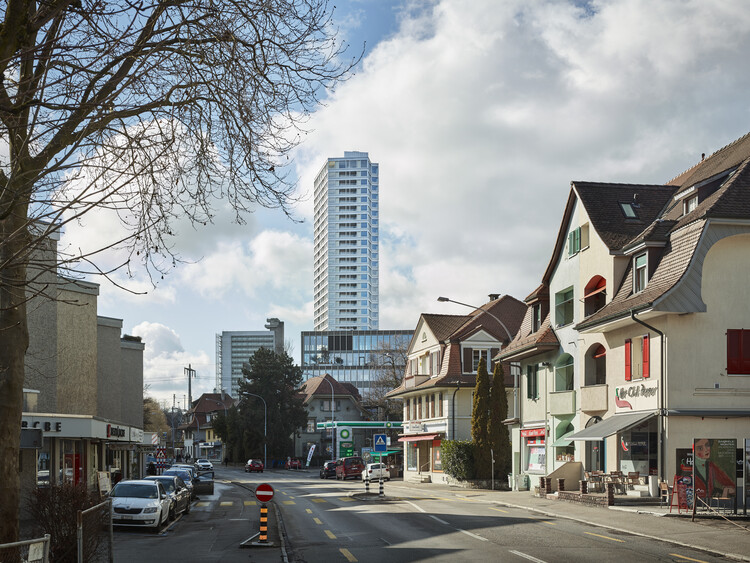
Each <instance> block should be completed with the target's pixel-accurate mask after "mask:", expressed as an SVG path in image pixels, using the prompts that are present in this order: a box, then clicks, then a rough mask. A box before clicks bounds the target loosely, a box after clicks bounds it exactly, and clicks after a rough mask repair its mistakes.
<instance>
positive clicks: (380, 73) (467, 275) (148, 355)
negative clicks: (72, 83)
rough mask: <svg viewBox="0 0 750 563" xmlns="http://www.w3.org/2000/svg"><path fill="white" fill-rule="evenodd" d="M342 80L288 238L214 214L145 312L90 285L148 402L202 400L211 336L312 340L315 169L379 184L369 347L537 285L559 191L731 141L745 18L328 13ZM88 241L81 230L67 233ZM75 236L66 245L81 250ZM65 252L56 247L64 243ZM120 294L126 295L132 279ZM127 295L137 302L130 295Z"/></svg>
mask: <svg viewBox="0 0 750 563" xmlns="http://www.w3.org/2000/svg"><path fill="white" fill-rule="evenodd" d="M338 4H340V6H338V7H337V8H336V11H335V13H334V23H335V25H336V26H337V27H338V29H339V34H340V37H341V39H342V40H344V41H346V42H347V43H349V44H350V45H351V47H350V49H351V51H350V53H351V54H355V53H356V52H358V51H359V50H361V49H362V47H363V45H364V46H365V52H364V56H363V59H362V62H361V64H360V66H359V67H358V68H357V69H356V74H355V75H354V76H352V77H351V78H350V80H348V81H347V82H345V83H343V84H340V85H338V86H337V87H336V89H335V90H334V91H331V92H328V93H327V94H326V99H325V104H324V105H323V106H321V107H320V108H319V109H318V111H316V112H315V113H314V115H313V116H312V118H311V120H310V122H309V123H308V129H309V130H310V131H309V133H308V135H307V136H306V137H305V142H304V143H303V144H302V145H301V146H300V147H299V148H298V150H296V151H295V153H294V154H293V158H291V159H290V161H289V162H290V165H289V167H290V168H289V171H290V172H291V173H292V174H294V175H295V176H296V177H297V178H298V189H299V194H300V195H301V196H304V197H303V201H302V203H300V204H299V205H298V206H297V207H296V208H295V209H294V214H295V216H296V217H297V218H298V219H301V221H299V222H292V221H290V220H289V219H287V218H286V217H285V216H284V215H283V213H281V212H279V211H272V210H263V209H261V210H258V211H257V212H255V213H253V214H252V215H251V216H250V218H249V220H248V221H247V223H246V224H245V225H237V224H233V223H232V222H231V221H230V219H229V215H228V214H227V213H225V214H221V213H220V214H219V215H218V217H217V219H216V221H215V222H214V224H213V225H209V226H208V227H206V228H204V229H201V230H198V231H192V230H185V231H184V232H181V233H180V236H179V237H178V239H177V240H176V241H175V243H176V250H178V251H179V252H180V254H181V255H182V256H183V257H184V258H185V259H186V260H188V262H189V263H187V264H179V265H178V266H177V267H176V268H175V269H173V270H172V271H171V272H170V273H169V275H167V276H165V278H164V279H163V280H160V281H159V284H158V287H157V288H156V289H150V288H149V291H148V293H147V294H146V295H134V294H131V293H128V292H123V291H122V290H120V289H118V288H116V287H115V286H113V285H111V284H108V283H107V282H106V281H100V283H101V289H100V296H99V314H100V315H105V316H110V317H115V318H120V319H123V333H125V334H133V335H138V336H141V337H142V338H143V341H144V342H145V345H146V349H145V352H144V374H145V375H144V380H145V383H146V384H147V385H148V386H149V390H148V394H149V395H151V396H153V397H155V398H157V399H158V400H161V401H166V402H168V406H171V405H172V399H173V397H174V398H175V400H176V404H177V405H178V406H181V407H184V405H185V397H186V396H187V379H186V377H185V375H184V368H185V367H187V366H188V365H191V366H192V367H193V369H195V370H196V373H197V375H196V378H195V379H194V381H193V397H194V398H195V397H197V396H198V395H199V394H200V393H202V392H210V391H212V390H213V388H214V385H215V336H216V334H217V333H220V332H221V331H229V330H264V327H263V325H264V324H265V320H266V319H267V318H269V317H278V318H279V319H281V320H282V321H284V323H285V336H286V340H287V341H288V342H289V343H290V344H291V346H292V357H293V358H294V359H295V361H296V362H299V359H300V332H301V331H303V330H312V324H313V314H312V302H313V297H312V265H313V242H312V241H313V236H312V225H313V221H312V186H313V179H314V177H315V175H316V174H317V172H318V171H319V170H320V168H321V167H322V166H323V164H324V163H325V159H326V158H327V157H336V156H343V153H344V151H349V150H358V151H366V152H368V153H369V155H370V158H371V159H372V161H374V162H377V163H379V164H380V231H381V233H380V241H381V242H380V244H381V247H380V328H381V329H413V328H414V327H415V325H416V323H417V321H418V319H419V315H420V314H421V313H423V312H430V313H449V314H465V313H467V312H468V311H469V310H468V309H466V308H462V307H460V306H457V305H453V304H450V303H438V302H437V297H438V296H441V295H444V296H448V297H450V298H452V299H455V300H458V301H462V302H465V303H470V304H476V305H480V304H482V303H484V302H486V301H487V295H488V294H490V293H500V294H509V295H512V296H514V297H516V298H518V299H520V300H523V299H524V298H525V297H526V296H527V295H529V294H530V293H531V292H532V291H533V290H534V289H535V288H536V287H537V286H538V285H539V283H540V281H541V277H542V274H543V272H544V269H545V267H546V265H547V262H548V261H549V259H550V257H551V253H552V249H553V245H554V242H555V238H556V236H557V231H558V229H559V227H560V221H561V218H562V212H563V208H564V205H565V201H566V199H567V197H568V193H569V190H570V182H571V181H574V180H582V181H583V180H585V181H603V182H624V183H630V182H635V183H638V182H640V183H649V184H653V183H665V182H667V181H669V180H670V179H671V178H673V177H675V176H677V175H678V174H679V173H680V172H682V171H684V170H686V169H687V168H689V167H691V166H693V165H694V164H696V163H697V162H699V161H700V158H701V153H706V155H709V154H711V153H713V152H715V151H717V150H719V149H720V148H721V147H723V146H725V145H727V144H728V143H730V142H732V141H733V140H735V139H737V138H739V137H741V136H743V135H744V134H746V133H748V132H750V96H748V92H750V73H748V72H747V53H750V3H747V2H746V0H721V1H720V0H701V1H692V0H679V1H672V0H660V1H659V2H653V1H652V0H618V1H606V0H603V1H589V2H583V1H577V2H571V1H562V0H561V1H545V0H539V1H535V2H528V1H527V0H517V1H514V0H464V1H459V0H435V1H432V2H430V1H414V2H411V1H395V0H348V1H347V2H338ZM107 229H108V223H107V221H106V220H105V219H103V218H102V219H99V220H97V218H96V217H92V218H91V219H90V220H88V222H87V224H86V225H85V226H84V228H83V231H75V230H71V232H70V233H67V234H66V235H64V237H65V236H67V237H69V240H72V239H74V238H75V237H76V236H86V237H94V236H98V235H99V234H102V236H104V233H105V232H106V231H107ZM82 233H85V235H83V234H82ZM64 240H65V239H64ZM128 281H129V283H130V284H131V287H133V286H135V287H141V286H142V287H144V288H145V287H146V285H145V282H143V280H139V279H138V278H137V277H136V278H135V279H133V280H128ZM139 284H141V285H139Z"/></svg>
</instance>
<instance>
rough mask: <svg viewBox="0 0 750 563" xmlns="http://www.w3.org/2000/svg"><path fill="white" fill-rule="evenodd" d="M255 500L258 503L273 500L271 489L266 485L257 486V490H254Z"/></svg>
mask: <svg viewBox="0 0 750 563" xmlns="http://www.w3.org/2000/svg"><path fill="white" fill-rule="evenodd" d="M255 498H257V499H258V501H259V502H268V501H269V500H271V499H272V498H273V487H272V486H271V485H269V484H268V483H263V484H261V485H258V488H257V489H255Z"/></svg>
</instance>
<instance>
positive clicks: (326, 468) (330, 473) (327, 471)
mask: <svg viewBox="0 0 750 563" xmlns="http://www.w3.org/2000/svg"><path fill="white" fill-rule="evenodd" d="M329 477H336V462H335V461H326V462H325V463H324V464H323V467H321V468H320V478H321V479H328V478H329Z"/></svg>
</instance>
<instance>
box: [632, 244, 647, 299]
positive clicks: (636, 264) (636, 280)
mask: <svg viewBox="0 0 750 563" xmlns="http://www.w3.org/2000/svg"><path fill="white" fill-rule="evenodd" d="M647 267H648V257H647V255H646V253H645V252H644V253H643V254H639V255H638V256H636V257H635V258H634V259H633V292H634V293H638V292H639V291H643V290H644V289H646V282H647V281H648V270H647Z"/></svg>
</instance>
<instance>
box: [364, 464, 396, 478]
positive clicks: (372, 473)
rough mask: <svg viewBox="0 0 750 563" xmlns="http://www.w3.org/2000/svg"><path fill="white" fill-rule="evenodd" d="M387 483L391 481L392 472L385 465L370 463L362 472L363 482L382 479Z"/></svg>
mask: <svg viewBox="0 0 750 563" xmlns="http://www.w3.org/2000/svg"><path fill="white" fill-rule="evenodd" d="M381 477H382V478H383V479H384V480H385V481H390V480H391V472H390V471H389V469H388V467H387V466H386V464H385V463H368V464H367V465H366V466H365V468H364V469H363V470H362V480H363V481H366V480H367V479H369V480H370V481H380V478H381Z"/></svg>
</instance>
